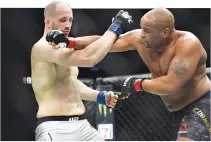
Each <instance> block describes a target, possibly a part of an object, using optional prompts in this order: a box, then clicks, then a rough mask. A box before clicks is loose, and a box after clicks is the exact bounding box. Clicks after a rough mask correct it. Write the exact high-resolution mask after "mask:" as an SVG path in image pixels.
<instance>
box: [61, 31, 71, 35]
mask: <svg viewBox="0 0 211 142" xmlns="http://www.w3.org/2000/svg"><path fill="white" fill-rule="evenodd" d="M62 32H63V33H64V35H65V36H68V35H69V33H70V31H62Z"/></svg>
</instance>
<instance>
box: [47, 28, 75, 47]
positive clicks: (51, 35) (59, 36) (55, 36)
mask: <svg viewBox="0 0 211 142" xmlns="http://www.w3.org/2000/svg"><path fill="white" fill-rule="evenodd" d="M46 41H47V42H51V43H54V44H55V45H58V44H64V45H62V46H60V47H65V48H73V47H74V46H75V44H76V41H75V40H74V38H72V40H69V39H68V38H67V37H66V36H65V35H64V33H63V32H62V31H59V30H52V31H50V32H48V33H47V35H46Z"/></svg>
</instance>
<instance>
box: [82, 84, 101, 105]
mask: <svg viewBox="0 0 211 142" xmlns="http://www.w3.org/2000/svg"><path fill="white" fill-rule="evenodd" d="M78 87H79V88H80V96H81V99H82V100H87V101H95V102H96V101H97V96H98V94H99V92H100V91H97V90H94V89H92V88H90V87H88V86H86V85H85V84H84V83H83V82H81V81H80V80H78Z"/></svg>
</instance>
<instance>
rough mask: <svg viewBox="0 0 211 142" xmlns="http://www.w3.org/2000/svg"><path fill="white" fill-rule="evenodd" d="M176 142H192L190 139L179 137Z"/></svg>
mask: <svg viewBox="0 0 211 142" xmlns="http://www.w3.org/2000/svg"><path fill="white" fill-rule="evenodd" d="M176 141H193V140H191V139H189V138H183V137H180V138H177V140H176Z"/></svg>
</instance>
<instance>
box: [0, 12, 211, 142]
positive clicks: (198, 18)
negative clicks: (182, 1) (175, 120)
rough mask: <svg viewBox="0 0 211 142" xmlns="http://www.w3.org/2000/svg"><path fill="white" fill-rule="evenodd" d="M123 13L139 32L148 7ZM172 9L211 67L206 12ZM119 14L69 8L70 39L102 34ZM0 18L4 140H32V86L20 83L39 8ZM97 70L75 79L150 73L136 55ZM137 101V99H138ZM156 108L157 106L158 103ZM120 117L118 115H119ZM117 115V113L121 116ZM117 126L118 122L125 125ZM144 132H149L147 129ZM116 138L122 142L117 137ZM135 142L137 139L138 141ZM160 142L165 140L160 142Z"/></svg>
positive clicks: (38, 32)
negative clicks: (203, 50)
mask: <svg viewBox="0 0 211 142" xmlns="http://www.w3.org/2000/svg"><path fill="white" fill-rule="evenodd" d="M124 10H126V9H124ZM127 10H128V11H129V13H130V14H131V15H132V16H133V19H134V21H135V25H134V27H133V29H136V28H139V20H140V18H141V17H142V16H143V14H145V13H146V12H147V11H148V10H149V9H127ZM170 10H171V11H172V13H173V14H174V16H175V20H176V29H177V30H185V31H191V32H192V33H194V34H195V35H196V36H197V37H198V38H199V39H200V40H201V42H202V44H203V45H204V48H205V50H206V51H207V53H208V60H207V67H210V9H170ZM117 12H118V9H83V10H81V9H73V15H74V21H73V26H72V31H71V36H73V37H77V36H86V35H96V34H97V35H102V34H103V33H104V32H105V31H106V30H107V28H108V26H109V25H110V24H111V17H113V16H115V14H116V13H117ZM1 15H2V17H1V18H2V19H1V22H2V24H1V26H2V34H1V35H2V36H1V38H2V80H3V82H2V103H1V104H2V111H1V112H2V115H1V116H2V123H1V124H2V131H1V132H2V135H1V136H2V140H10V141H11V140H21V141H23V140H33V138H34V137H33V134H34V128H35V124H36V117H35V116H36V111H37V104H36V102H35V99H34V94H33V91H32V88H31V85H27V84H24V83H23V77H27V76H29V77H30V75H31V71H30V53H31V48H32V46H33V44H34V43H35V42H37V40H39V39H40V37H41V36H42V35H43V30H44V19H43V18H44V17H43V9H27V8H25V9H20V8H16V9H2V11H1ZM95 69H96V70H94V71H93V68H79V71H80V73H79V78H90V79H95V78H97V77H112V76H121V75H130V74H141V73H148V72H149V70H148V69H147V68H146V66H145V64H144V63H143V61H142V60H141V58H140V57H139V55H138V54H137V52H136V51H130V52H124V53H109V54H108V55H107V56H106V57H105V58H104V59H103V60H102V61H101V62H100V63H99V64H98V65H97V66H96V68H95ZM111 83H112V82H111ZM114 88H115V87H114ZM117 90H118V89H117ZM135 99H136V100H137V98H135ZM139 100H141V99H139ZM158 105H160V106H161V105H162V103H159V104H158ZM146 106H147V105H146ZM146 106H145V107H146ZM146 108H147V107H146ZM155 108H156V106H155ZM161 108H162V109H163V112H165V114H166V117H167V113H166V110H164V109H165V108H164V107H163V106H162V107H161ZM152 110H153V108H152V109H149V110H148V112H149V111H150V112H151V111H152ZM89 111H90V110H87V112H89ZM139 111H140V110H139ZM119 113H121V112H118V113H117V114H119ZM119 116H121V115H120V114H119ZM128 117H130V116H128ZM131 117H133V116H131ZM90 119H92V118H90ZM90 121H91V120H90ZM134 121H136V120H134ZM143 121H144V120H143ZM161 121H162V120H161ZM120 123H121V124H122V123H123V122H120ZM143 123H144V122H143ZM126 124H127V122H125V124H124V125H126ZM93 125H94V124H93ZM122 125H123V124H122ZM122 125H121V126H122ZM134 125H136V124H134ZM116 127H118V128H119V127H120V126H119V125H118V126H116ZM125 127H126V126H124V128H125ZM127 127H128V126H127ZM132 127H133V126H131V129H132ZM140 127H141V126H140ZM142 130H144V129H141V130H140V129H133V131H132V130H131V131H130V132H137V131H142ZM144 131H147V132H150V130H144ZM133 134H134V133H133ZM131 135H132V133H131ZM136 138H137V137H136ZM136 138H134V139H136ZM164 138H165V137H164ZM127 139H128V140H134V139H133V138H131V139H130V137H129V138H125V139H123V140H127ZM143 139H145V140H156V139H153V138H152V137H151V139H150V137H147V138H143ZM116 140H122V139H120V138H119V139H118V138H117V139H116ZM138 140H140V138H139V139H138ZM159 140H167V139H161V138H160V139H159Z"/></svg>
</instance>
